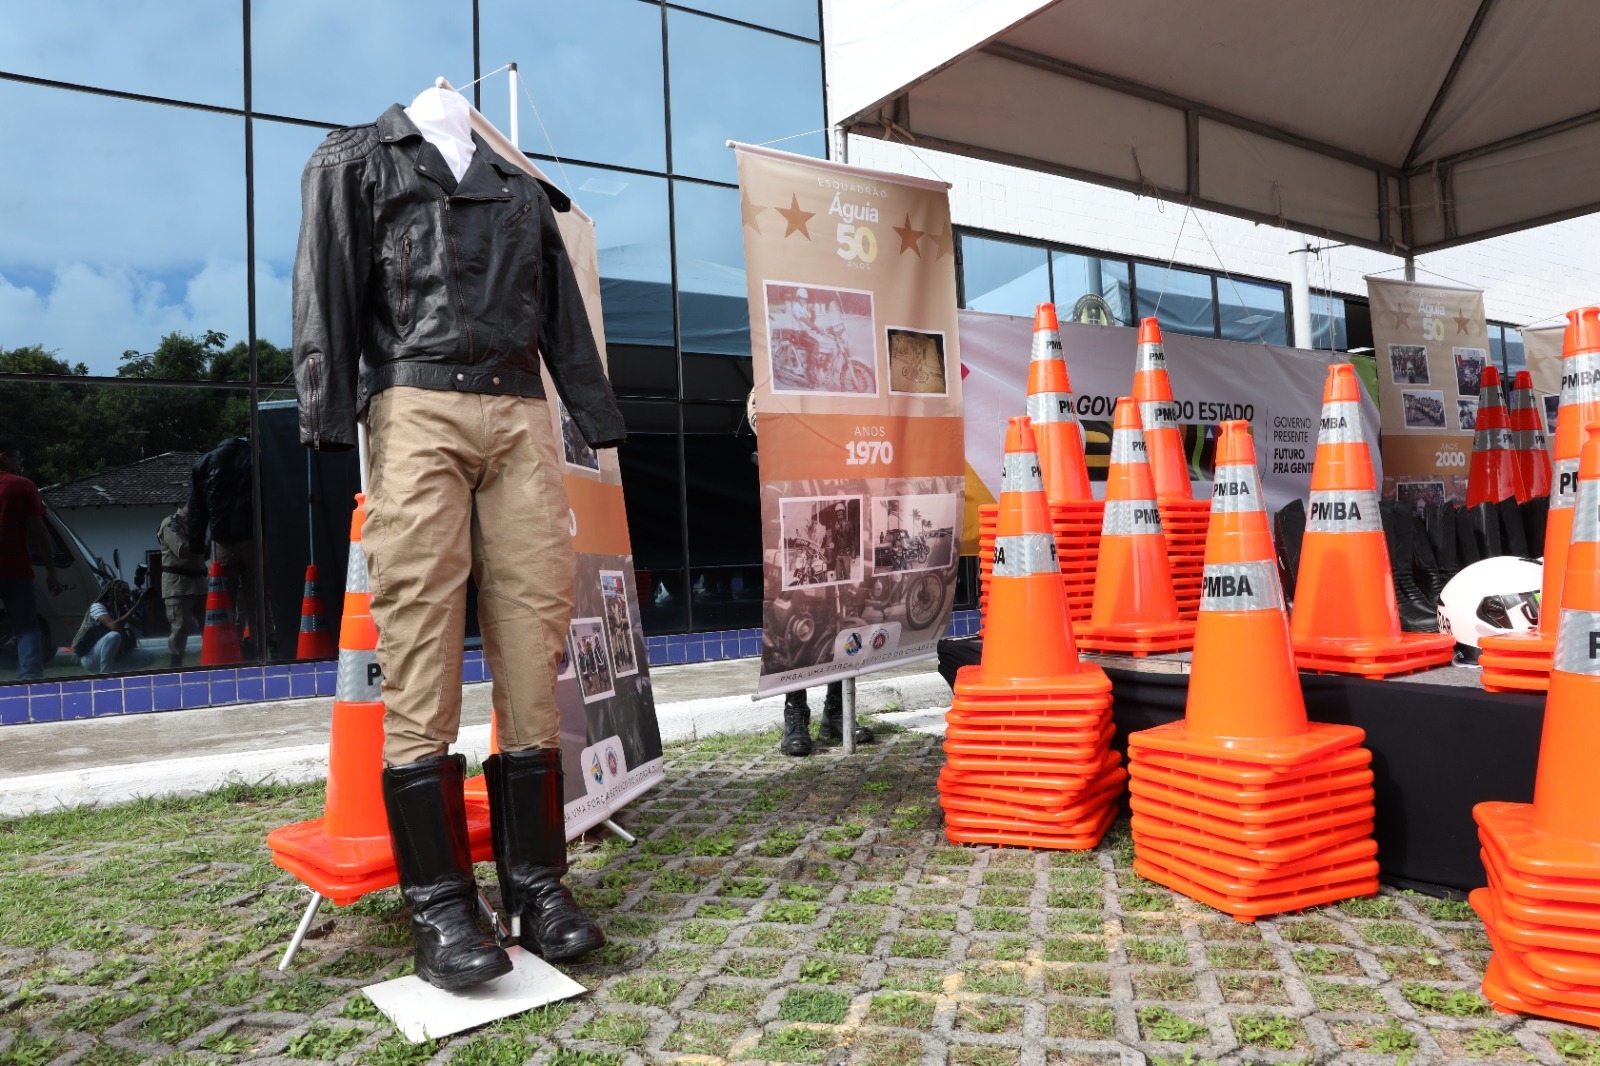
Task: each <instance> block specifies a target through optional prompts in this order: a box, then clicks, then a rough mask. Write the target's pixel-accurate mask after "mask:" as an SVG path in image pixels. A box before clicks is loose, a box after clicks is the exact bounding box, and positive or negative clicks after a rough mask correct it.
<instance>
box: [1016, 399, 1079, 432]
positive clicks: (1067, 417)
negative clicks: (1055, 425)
mask: <svg viewBox="0 0 1600 1066" xmlns="http://www.w3.org/2000/svg"><path fill="white" fill-rule="evenodd" d="M1028 417H1029V418H1031V419H1033V421H1034V422H1035V423H1050V422H1071V423H1073V424H1076V423H1077V421H1078V412H1076V411H1074V410H1073V409H1072V393H1070V392H1036V393H1032V394H1030V395H1029V396H1028Z"/></svg>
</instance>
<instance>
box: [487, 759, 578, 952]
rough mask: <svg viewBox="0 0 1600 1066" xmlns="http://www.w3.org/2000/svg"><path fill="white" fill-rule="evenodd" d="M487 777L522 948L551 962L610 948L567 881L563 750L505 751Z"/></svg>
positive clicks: (505, 889)
mask: <svg viewBox="0 0 1600 1066" xmlns="http://www.w3.org/2000/svg"><path fill="white" fill-rule="evenodd" d="M483 772H484V776H485V777H486V778H487V779H488V785H489V827H490V832H491V833H492V834H493V836H494V862H495V869H496V870H498V871H499V874H500V898H501V899H502V900H503V901H504V903H505V908H506V911H507V912H508V913H509V914H511V915H512V917H514V918H517V919H519V924H520V935H519V936H518V937H517V941H518V943H520V944H521V945H522V946H523V948H524V949H525V950H527V951H531V952H533V953H534V954H536V955H539V956H542V957H543V958H545V959H549V960H555V959H570V958H573V957H574V956H577V955H583V954H585V953H587V952H590V951H593V950H595V949H596V948H599V947H602V946H604V945H605V942H606V935H605V934H604V933H602V932H601V931H600V927H599V926H598V925H595V924H594V922H593V920H591V919H590V917H589V916H588V915H587V914H584V913H583V911H582V910H580V909H579V908H578V904H577V903H576V902H575V901H574V900H573V898H572V892H571V891H570V890H569V889H568V888H567V886H566V885H564V884H562V883H561V879H562V878H563V877H564V876H566V873H567V830H566V820H565V817H564V812H563V803H562V799H561V793H562V773H561V749H560V748H535V749H534V750H532V751H505V752H501V753H500V754H498V755H491V756H489V758H488V759H486V760H485V761H484V764H483Z"/></svg>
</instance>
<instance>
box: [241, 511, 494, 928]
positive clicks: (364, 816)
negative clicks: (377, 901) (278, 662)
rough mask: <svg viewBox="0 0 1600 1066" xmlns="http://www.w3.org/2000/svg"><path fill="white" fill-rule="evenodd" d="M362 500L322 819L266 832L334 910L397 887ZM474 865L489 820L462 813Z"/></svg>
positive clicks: (486, 851)
mask: <svg viewBox="0 0 1600 1066" xmlns="http://www.w3.org/2000/svg"><path fill="white" fill-rule="evenodd" d="M365 503H366V498H365V497H364V496H362V495H360V494H357V496H356V507H355V512H354V513H353V514H352V515H351V516H350V568H349V572H348V575H347V577H346V579H345V593H344V618H343V621H342V623H341V625H340V627H339V676H338V683H337V688H336V690H335V692H334V697H333V721H332V731H331V734H330V736H329V740H328V791H327V797H326V800H325V802H324V805H323V816H322V817H321V818H313V819H311V820H309V821H305V822H296V823H294V824H292V825H286V826H281V827H279V828H278V829H274V830H273V831H272V832H271V833H269V834H267V847H268V848H269V849H270V850H271V851H272V861H273V862H274V863H276V864H277V865H278V866H280V867H282V868H283V869H285V870H287V871H289V872H290V873H291V874H293V875H294V876H295V877H297V878H299V879H300V880H301V881H302V882H303V883H305V884H306V885H307V886H308V887H309V888H311V889H312V890H313V891H314V892H316V893H318V894H319V895H321V896H322V897H324V898H326V899H330V900H332V901H333V902H334V903H336V904H340V905H343V904H346V903H354V902H355V901H356V900H358V899H360V898H361V897H362V896H364V895H366V894H367V893H368V892H376V891H378V890H379V889H382V888H388V887H390V886H392V885H395V884H398V883H399V874H398V872H397V871H396V869H395V863H394V853H393V851H392V849H391V847H390V844H389V821H388V815H387V813H386V812H385V810H384V804H383V715H384V707H383V695H382V682H383V674H382V672H381V671H380V670H379V669H378V656H377V650H376V649H377V647H378V627H377V624H376V623H374V622H373V620H372V607H371V603H372V594H371V590H370V587H369V585H368V582H367V556H366V553H365V552H364V551H363V550H362V547H361V527H362V526H363V525H364V524H365V522H366V517H367V515H366V507H365ZM467 831H468V838H469V840H470V841H471V845H472V852H473V857H474V859H476V860H479V861H481V860H483V859H485V858H492V857H493V848H492V845H491V844H490V840H489V816H488V813H487V811H484V810H482V809H481V808H477V807H471V806H469V807H468V808H467Z"/></svg>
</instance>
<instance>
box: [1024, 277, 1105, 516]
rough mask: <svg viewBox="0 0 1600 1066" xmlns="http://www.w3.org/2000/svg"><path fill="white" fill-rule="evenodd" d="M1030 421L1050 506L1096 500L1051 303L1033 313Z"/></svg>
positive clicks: (1054, 306) (1040, 306)
mask: <svg viewBox="0 0 1600 1066" xmlns="http://www.w3.org/2000/svg"><path fill="white" fill-rule="evenodd" d="M1028 417H1029V418H1030V419H1032V420H1033V436H1034V439H1035V440H1037V441H1038V442H1039V467H1040V469H1041V470H1042V471H1043V472H1044V494H1045V498H1046V499H1048V500H1049V501H1050V502H1051V503H1066V502H1068V501H1069V500H1089V499H1093V498H1094V492H1093V491H1092V490H1091V489H1090V488H1089V463H1088V460H1087V458H1086V457H1085V454H1084V443H1083V426H1082V425H1080V424H1079V422H1078V415H1077V412H1076V411H1074V410H1073V407H1072V381H1071V379H1070V378H1069V377H1068V376H1067V361H1066V358H1065V357H1064V356H1063V355H1062V353H1061V327H1060V325H1059V324H1057V322H1056V305H1055V304H1052V303H1043V304H1040V305H1039V306H1038V307H1037V308H1036V309H1035V310H1034V313H1033V354H1032V357H1031V358H1030V359H1029V361H1028Z"/></svg>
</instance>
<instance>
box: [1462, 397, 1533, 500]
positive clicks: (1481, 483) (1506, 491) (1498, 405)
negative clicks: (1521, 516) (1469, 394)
mask: <svg viewBox="0 0 1600 1066" xmlns="http://www.w3.org/2000/svg"><path fill="white" fill-rule="evenodd" d="M1474 425H1475V427H1476V428H1475V430H1474V432H1473V436H1472V466H1471V468H1470V469H1469V470H1468V472H1467V506H1468V507H1469V508H1470V507H1476V506H1478V504H1480V503H1499V502H1500V501H1501V500H1505V499H1513V498H1514V499H1517V500H1519V501H1520V500H1525V499H1527V490H1526V489H1524V488H1523V487H1522V476H1521V475H1520V474H1519V473H1518V472H1517V449H1516V442H1515V440H1514V439H1513V438H1512V436H1511V415H1510V414H1509V413H1508V412H1507V411H1506V393H1505V390H1504V389H1503V388H1501V386H1500V371H1498V370H1496V369H1495V368H1494V367H1492V366H1487V367H1484V368H1483V378H1482V379H1481V381H1480V382H1479V385H1478V420H1477V422H1476V423H1474Z"/></svg>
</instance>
